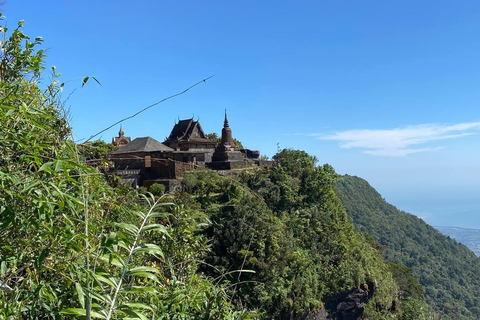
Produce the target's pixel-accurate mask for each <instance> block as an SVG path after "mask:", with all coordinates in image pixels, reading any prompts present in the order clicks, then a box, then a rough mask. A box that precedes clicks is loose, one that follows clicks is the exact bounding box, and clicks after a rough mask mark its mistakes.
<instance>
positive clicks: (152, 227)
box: [142, 223, 170, 237]
mask: <svg viewBox="0 0 480 320" xmlns="http://www.w3.org/2000/svg"><path fill="white" fill-rule="evenodd" d="M142 231H157V232H160V233H163V234H166V235H167V236H169V237H170V235H169V234H168V231H167V228H166V227H165V226H164V225H162V224H159V223H154V224H149V225H146V226H145V227H143V229H142Z"/></svg>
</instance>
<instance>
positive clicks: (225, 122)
mask: <svg viewBox="0 0 480 320" xmlns="http://www.w3.org/2000/svg"><path fill="white" fill-rule="evenodd" d="M223 127H224V128H227V127H229V125H228V119H227V109H225V121H224V122H223Z"/></svg>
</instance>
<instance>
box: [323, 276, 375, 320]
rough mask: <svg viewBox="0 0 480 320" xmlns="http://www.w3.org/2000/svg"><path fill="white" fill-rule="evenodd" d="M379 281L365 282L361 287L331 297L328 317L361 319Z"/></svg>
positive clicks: (328, 304)
mask: <svg viewBox="0 0 480 320" xmlns="http://www.w3.org/2000/svg"><path fill="white" fill-rule="evenodd" d="M376 289H377V283H376V282H371V283H369V284H366V283H363V284H362V285H361V286H360V287H359V288H355V289H352V290H347V291H344V292H341V293H339V294H337V295H336V296H334V297H333V298H331V299H329V300H328V302H327V303H326V308H327V311H328V313H329V315H328V319H334V320H357V319H361V318H362V316H363V312H364V311H365V304H366V303H367V301H368V300H369V299H370V298H371V297H372V296H373V293H374V292H375V290H376Z"/></svg>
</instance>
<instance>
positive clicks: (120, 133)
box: [118, 124, 125, 137]
mask: <svg viewBox="0 0 480 320" xmlns="http://www.w3.org/2000/svg"><path fill="white" fill-rule="evenodd" d="M124 134H125V132H123V129H122V125H121V124H120V131H118V136H119V137H123V135H124Z"/></svg>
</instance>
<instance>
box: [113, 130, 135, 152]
mask: <svg viewBox="0 0 480 320" xmlns="http://www.w3.org/2000/svg"><path fill="white" fill-rule="evenodd" d="M124 134H125V133H124V132H123V129H122V126H120V131H118V137H113V138H112V144H113V145H114V146H115V148H121V147H123V146H125V145H127V144H129V143H130V141H131V139H130V137H125V135H124Z"/></svg>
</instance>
